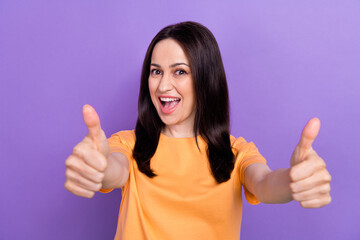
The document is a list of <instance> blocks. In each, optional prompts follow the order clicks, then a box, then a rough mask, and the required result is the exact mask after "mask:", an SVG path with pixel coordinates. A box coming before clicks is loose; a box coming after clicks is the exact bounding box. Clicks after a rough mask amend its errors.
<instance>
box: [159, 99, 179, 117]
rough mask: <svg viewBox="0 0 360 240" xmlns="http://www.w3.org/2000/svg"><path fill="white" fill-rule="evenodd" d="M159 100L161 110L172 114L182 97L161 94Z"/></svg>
mask: <svg viewBox="0 0 360 240" xmlns="http://www.w3.org/2000/svg"><path fill="white" fill-rule="evenodd" d="M159 101H160V108H161V111H162V112H163V113H165V114H170V113H172V112H174V111H175V110H176V108H177V106H178V104H179V102H180V101H181V99H180V98H177V97H172V96H160V97H159Z"/></svg>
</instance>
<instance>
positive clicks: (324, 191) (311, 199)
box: [290, 118, 331, 208]
mask: <svg viewBox="0 0 360 240" xmlns="http://www.w3.org/2000/svg"><path fill="white" fill-rule="evenodd" d="M319 130H320V120H319V119H317V118H313V119H311V120H310V121H309V122H308V123H307V124H306V126H305V127H304V130H303V132H302V134H301V138H300V142H299V143H298V145H297V146H296V148H295V151H294V153H293V155H292V157H291V169H290V179H291V183H290V189H291V194H292V198H293V199H294V200H295V201H298V202H300V205H301V206H302V207H304V208H318V207H322V206H325V205H327V204H329V203H330V202H331V197H330V181H331V175H330V174H329V172H328V171H327V169H326V165H325V162H324V160H323V159H322V158H321V157H319V156H318V155H317V153H316V152H315V151H314V149H313V148H312V143H313V142H314V140H315V138H316V137H317V135H318V133H319Z"/></svg>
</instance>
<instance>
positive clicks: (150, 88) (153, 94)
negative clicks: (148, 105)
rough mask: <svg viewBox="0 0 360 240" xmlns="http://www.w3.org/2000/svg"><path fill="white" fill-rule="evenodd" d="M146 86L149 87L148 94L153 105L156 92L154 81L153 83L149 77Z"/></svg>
mask: <svg viewBox="0 0 360 240" xmlns="http://www.w3.org/2000/svg"><path fill="white" fill-rule="evenodd" d="M148 85H149V92H150V96H151V100H152V101H153V103H154V104H155V102H154V101H155V100H156V90H157V84H156V81H154V79H151V78H150V77H149V80H148Z"/></svg>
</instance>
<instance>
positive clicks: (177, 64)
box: [150, 63, 190, 68]
mask: <svg viewBox="0 0 360 240" xmlns="http://www.w3.org/2000/svg"><path fill="white" fill-rule="evenodd" d="M150 65H151V66H154V67H158V68H161V66H160V65H159V64H156V63H151V64H150ZM179 65H185V66H188V67H190V66H189V65H187V64H186V63H174V64H171V65H170V67H171V68H173V67H176V66H179Z"/></svg>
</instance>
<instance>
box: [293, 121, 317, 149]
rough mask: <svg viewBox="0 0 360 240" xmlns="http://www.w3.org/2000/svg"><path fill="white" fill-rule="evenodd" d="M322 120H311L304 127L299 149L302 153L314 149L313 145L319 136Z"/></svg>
mask: <svg viewBox="0 0 360 240" xmlns="http://www.w3.org/2000/svg"><path fill="white" fill-rule="evenodd" d="M319 131H320V120H319V119H318V118H313V119H311V120H310V121H309V122H308V123H307V124H306V125H305V127H304V129H303V131H302V133H301V137H300V141H299V143H298V147H299V148H300V150H302V151H308V150H310V149H311V148H312V144H313V142H314V140H315V138H316V137H317V135H318V134H319Z"/></svg>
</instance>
